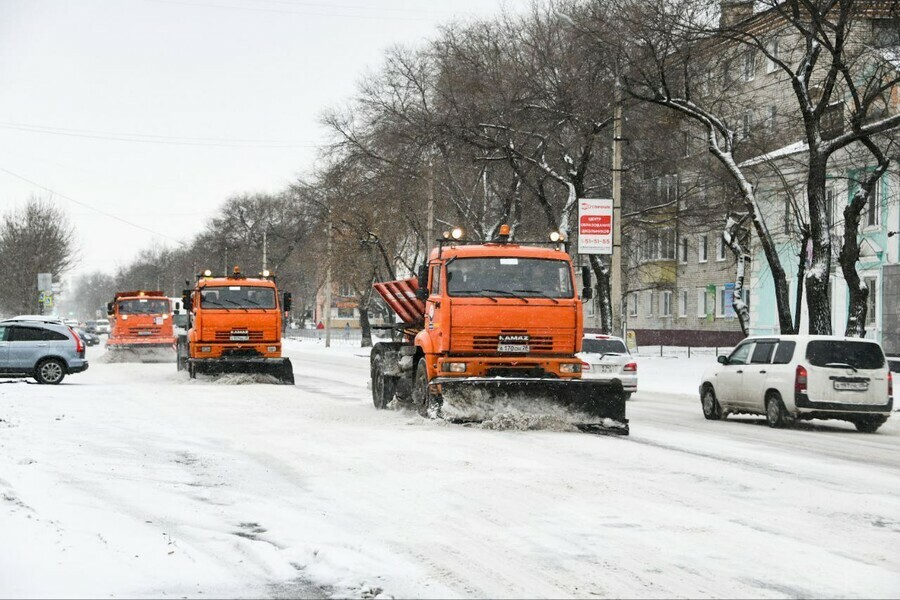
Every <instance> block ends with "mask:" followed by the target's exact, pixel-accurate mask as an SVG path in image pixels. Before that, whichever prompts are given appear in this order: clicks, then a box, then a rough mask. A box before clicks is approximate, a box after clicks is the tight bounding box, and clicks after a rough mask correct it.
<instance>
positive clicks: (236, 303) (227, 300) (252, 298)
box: [200, 285, 275, 308]
mask: <svg viewBox="0 0 900 600" xmlns="http://www.w3.org/2000/svg"><path fill="white" fill-rule="evenodd" d="M200 306H201V308H275V290H274V289H272V288H264V287H253V286H246V285H243V286H242V285H228V286H217V287H205V288H203V289H202V290H200Z"/></svg>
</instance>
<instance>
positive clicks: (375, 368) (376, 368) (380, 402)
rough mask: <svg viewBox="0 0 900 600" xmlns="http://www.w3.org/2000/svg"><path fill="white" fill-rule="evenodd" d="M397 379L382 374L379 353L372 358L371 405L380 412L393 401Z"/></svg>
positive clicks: (382, 364) (382, 359) (382, 363)
mask: <svg viewBox="0 0 900 600" xmlns="http://www.w3.org/2000/svg"><path fill="white" fill-rule="evenodd" d="M396 387H397V379H396V378H395V377H391V376H389V375H385V374H384V356H382V354H381V352H378V353H376V354H375V356H373V357H372V403H373V404H374V405H375V408H377V409H379V410H381V409H384V408H387V405H388V404H389V403H390V401H391V400H393V399H394V389H395V388H396Z"/></svg>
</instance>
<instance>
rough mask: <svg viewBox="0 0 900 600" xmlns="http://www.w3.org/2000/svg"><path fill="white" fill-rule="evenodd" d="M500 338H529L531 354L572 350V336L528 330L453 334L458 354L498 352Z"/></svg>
mask: <svg viewBox="0 0 900 600" xmlns="http://www.w3.org/2000/svg"><path fill="white" fill-rule="evenodd" d="M500 336H527V339H528V341H527V345H528V347H529V349H530V352H541V353H554V352H555V353H562V352H566V351H567V350H568V349H569V348H571V344H572V340H571V337H572V336H571V335H555V336H554V335H553V334H552V333H549V332H546V331H541V332H534V331H532V332H529V331H528V330H526V329H504V330H501V331H498V332H497V333H491V334H483V333H470V332H454V333H453V350H454V351H456V352H478V353H491V352H497V347H498V346H499V345H500Z"/></svg>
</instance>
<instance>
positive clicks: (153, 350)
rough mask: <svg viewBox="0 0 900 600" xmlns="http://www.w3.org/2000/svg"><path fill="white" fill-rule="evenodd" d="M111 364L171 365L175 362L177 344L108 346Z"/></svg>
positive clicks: (107, 350) (107, 351)
mask: <svg viewBox="0 0 900 600" xmlns="http://www.w3.org/2000/svg"><path fill="white" fill-rule="evenodd" d="M106 353H107V356H108V360H109V362H111V363H126V362H140V363H169V362H175V342H174V341H173V342H171V343H168V342H167V343H159V344H156V343H153V344H128V343H124V344H107V345H106Z"/></svg>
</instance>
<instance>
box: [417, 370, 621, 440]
mask: <svg viewBox="0 0 900 600" xmlns="http://www.w3.org/2000/svg"><path fill="white" fill-rule="evenodd" d="M429 396H431V397H432V398H434V399H435V400H436V404H437V405H438V406H439V407H440V408H439V411H440V416H441V417H442V418H443V419H445V420H448V421H454V422H463V423H465V422H469V423H471V422H484V421H489V420H491V419H493V418H494V417H495V416H497V415H503V414H507V413H518V414H531V415H546V416H551V417H559V418H560V419H564V420H566V421H567V422H569V423H571V424H572V425H573V426H574V427H576V428H578V429H580V430H582V431H587V432H592V433H612V434H620V435H628V419H627V418H626V417H625V404H626V402H625V391H624V389H623V388H622V383H621V382H620V381H619V380H616V379H614V380H611V381H592V380H584V379H544V378H525V377H521V378H520V377H465V378H451V377H438V378H436V379H433V380H431V381H430V382H429Z"/></svg>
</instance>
